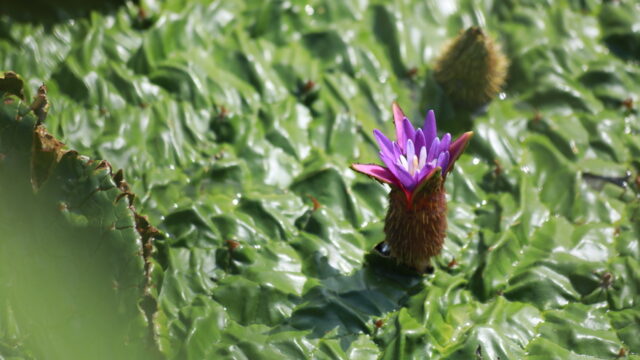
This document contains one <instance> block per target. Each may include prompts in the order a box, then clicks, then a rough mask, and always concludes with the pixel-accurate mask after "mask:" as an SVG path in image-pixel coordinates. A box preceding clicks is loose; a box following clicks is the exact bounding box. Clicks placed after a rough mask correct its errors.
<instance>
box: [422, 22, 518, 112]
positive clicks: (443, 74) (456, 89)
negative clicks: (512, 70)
mask: <svg viewBox="0 0 640 360" xmlns="http://www.w3.org/2000/svg"><path fill="white" fill-rule="evenodd" d="M508 66H509V61H508V59H507V58H506V57H505V56H504V54H503V53H502V51H501V50H500V47H499V46H498V45H497V44H496V43H494V42H493V40H492V39H491V38H490V37H489V36H488V35H486V34H485V33H484V32H483V31H482V29H480V28H479V27H477V26H472V27H470V28H468V29H467V30H465V31H463V32H461V33H460V35H458V36H457V37H456V38H455V39H453V40H452V41H451V42H450V43H449V44H448V45H447V47H446V48H445V50H444V52H443V53H442V55H441V56H440V57H439V58H438V60H437V62H436V65H435V71H434V76H435V79H436V81H437V82H438V83H439V84H440V85H441V86H442V87H443V89H444V91H445V92H446V94H447V95H448V96H449V97H450V98H451V100H453V102H454V103H456V104H457V105H460V106H464V107H467V108H470V109H473V108H476V107H479V106H481V105H484V104H486V103H488V102H489V101H491V99H493V98H494V97H495V96H496V95H497V94H498V93H499V92H500V89H501V88H502V85H504V81H505V77H506V75H507V68H508Z"/></svg>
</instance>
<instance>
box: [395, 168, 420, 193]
mask: <svg viewBox="0 0 640 360" xmlns="http://www.w3.org/2000/svg"><path fill="white" fill-rule="evenodd" d="M396 170H397V171H396V172H395V173H394V175H396V178H397V179H398V180H400V183H401V184H402V186H404V187H405V188H406V189H407V190H413V188H415V187H416V181H415V179H414V178H413V176H411V174H409V172H408V171H407V170H405V169H404V168H403V167H401V166H396Z"/></svg>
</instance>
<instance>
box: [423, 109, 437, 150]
mask: <svg viewBox="0 0 640 360" xmlns="http://www.w3.org/2000/svg"><path fill="white" fill-rule="evenodd" d="M422 129H423V131H424V139H425V141H426V142H425V143H426V144H428V145H429V144H431V143H432V142H433V139H435V138H436V135H438V128H437V127H436V114H435V113H434V112H433V110H429V111H428V112H427V118H426V119H425V120H424V126H423V127H422Z"/></svg>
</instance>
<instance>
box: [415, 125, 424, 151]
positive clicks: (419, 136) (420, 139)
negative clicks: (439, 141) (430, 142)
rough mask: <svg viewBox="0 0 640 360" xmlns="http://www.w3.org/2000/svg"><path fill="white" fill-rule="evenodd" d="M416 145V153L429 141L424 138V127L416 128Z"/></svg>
mask: <svg viewBox="0 0 640 360" xmlns="http://www.w3.org/2000/svg"><path fill="white" fill-rule="evenodd" d="M414 138H415V140H414V142H413V143H414V145H415V146H416V153H420V149H421V148H422V147H424V146H426V145H427V142H426V141H425V140H424V133H423V132H422V129H420V128H418V130H416V135H415V136H414Z"/></svg>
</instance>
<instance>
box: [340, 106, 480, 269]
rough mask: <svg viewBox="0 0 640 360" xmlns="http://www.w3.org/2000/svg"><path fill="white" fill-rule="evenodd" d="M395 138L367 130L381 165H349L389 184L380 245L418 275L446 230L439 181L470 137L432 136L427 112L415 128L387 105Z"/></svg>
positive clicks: (434, 133) (432, 125)
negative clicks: (383, 244) (377, 145)
mask: <svg viewBox="0 0 640 360" xmlns="http://www.w3.org/2000/svg"><path fill="white" fill-rule="evenodd" d="M393 116H394V119H395V125H396V135H397V141H393V142H392V141H391V140H389V139H388V138H387V137H386V136H385V135H384V134H383V133H382V132H380V131H379V130H377V129H376V130H374V131H373V134H374V136H375V138H376V140H377V141H378V144H379V145H380V149H381V151H380V159H381V160H382V162H383V163H384V164H385V165H386V167H383V166H380V165H375V164H353V165H352V166H351V167H352V168H353V169H354V170H356V171H358V172H361V173H363V174H365V175H369V176H371V177H373V178H375V179H376V180H378V181H381V182H384V183H387V184H389V185H391V189H392V190H391V193H390V194H389V209H388V211H387V216H386V219H385V226H384V232H385V235H386V238H385V244H386V247H388V248H389V252H390V255H391V256H392V257H394V258H395V259H396V260H397V261H398V262H399V263H401V264H404V265H407V266H409V267H411V268H413V269H415V270H416V271H418V272H419V273H423V272H424V271H425V270H426V269H427V267H429V265H430V259H431V257H433V256H435V255H438V254H439V253H440V250H442V245H443V243H444V238H445V235H446V230H447V202H446V197H445V190H444V181H445V180H446V177H447V174H448V173H449V172H450V171H451V169H452V168H453V165H454V163H455V162H456V160H458V157H460V155H461V154H462V151H463V150H464V148H465V146H466V145H467V143H468V142H469V140H470V139H471V136H472V135H473V133H472V132H467V133H464V134H463V135H462V136H460V137H459V138H458V139H457V140H455V141H453V142H452V141H451V134H444V135H443V136H442V138H439V137H438V135H437V128H436V118H435V115H434V113H433V111H429V112H428V113H427V118H426V120H425V123H424V127H423V128H418V129H417V130H416V129H414V128H413V125H412V124H411V122H410V121H409V119H407V117H406V116H405V115H404V113H403V112H402V110H401V109H400V107H399V106H398V105H397V104H395V103H394V104H393Z"/></svg>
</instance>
